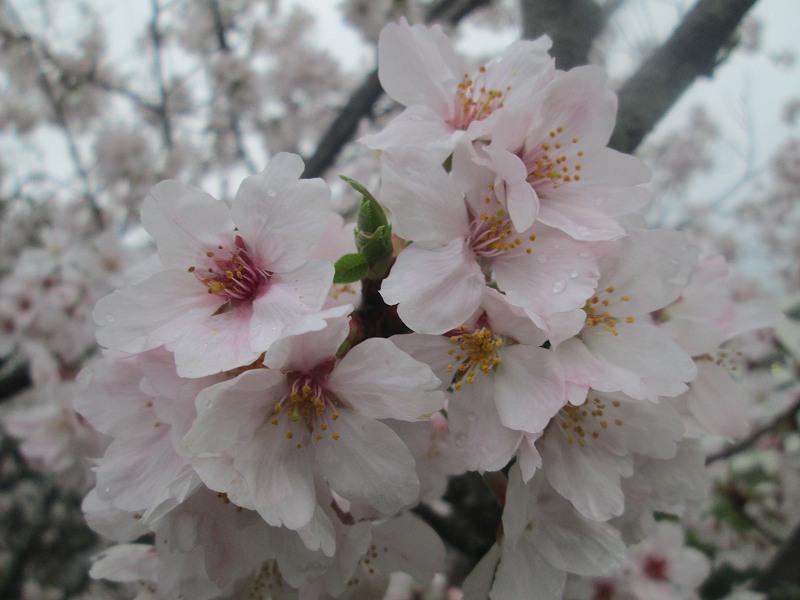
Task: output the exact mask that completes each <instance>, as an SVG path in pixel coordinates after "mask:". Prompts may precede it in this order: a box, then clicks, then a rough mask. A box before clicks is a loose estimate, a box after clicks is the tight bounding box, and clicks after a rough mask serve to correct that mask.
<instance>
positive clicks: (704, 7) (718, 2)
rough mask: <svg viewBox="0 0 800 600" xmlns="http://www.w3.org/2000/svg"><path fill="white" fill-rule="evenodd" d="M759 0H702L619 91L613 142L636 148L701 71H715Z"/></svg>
mask: <svg viewBox="0 0 800 600" xmlns="http://www.w3.org/2000/svg"><path fill="white" fill-rule="evenodd" d="M755 3H756V0H699V2H698V3H697V4H696V5H695V6H694V8H692V10H691V11H689V13H688V14H687V15H686V17H685V18H684V19H683V22H682V23H681V24H680V25H679V26H678V28H677V29H675V31H674V32H673V34H672V36H671V37H670V38H669V39H668V40H667V41H666V42H664V44H662V45H661V47H659V48H658V49H657V50H656V51H655V52H653V54H652V55H651V56H650V58H648V59H647V60H646V61H645V62H644V64H642V66H641V67H640V68H639V70H638V71H637V72H636V73H635V74H634V75H633V76H632V77H631V78H630V79H629V80H628V81H627V82H625V85H624V86H623V87H622V89H621V90H620V91H619V113H618V117H617V127H616V129H615V131H614V135H613V136H612V138H611V143H610V144H609V145H610V146H611V147H612V148H615V149H617V150H620V151H621V152H633V151H634V150H636V148H637V147H638V146H639V144H640V143H641V141H642V139H643V138H644V136H645V135H647V133H648V132H649V131H650V130H651V129H653V127H654V126H655V124H656V123H657V122H658V121H659V120H660V119H661V117H663V116H664V115H665V114H666V113H667V111H668V110H669V109H670V108H671V107H672V105H673V104H674V103H675V101H676V100H678V98H679V97H680V96H681V94H683V92H684V91H685V90H686V89H687V88H688V87H689V86H690V85H691V83H692V82H693V81H694V80H695V79H697V78H698V77H700V76H710V75H712V74H713V72H714V69H715V68H716V67H717V66H718V64H719V62H720V56H721V51H722V50H723V49H724V48H725V46H726V44H727V43H728V42H729V40H730V39H731V36H732V34H733V33H734V31H736V28H737V27H738V26H739V24H740V23H741V21H742V19H743V18H744V16H745V14H747V11H748V10H750V8H751V7H752V6H753V5H754V4H755Z"/></svg>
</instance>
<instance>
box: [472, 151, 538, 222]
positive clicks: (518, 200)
mask: <svg viewBox="0 0 800 600" xmlns="http://www.w3.org/2000/svg"><path fill="white" fill-rule="evenodd" d="M483 151H484V152H485V153H486V155H487V156H488V159H489V164H490V166H491V168H492V170H494V172H495V173H496V174H497V179H498V183H499V182H500V181H502V182H503V183H504V184H505V197H506V206H507V207H508V214H509V216H510V217H511V221H512V222H513V223H514V227H515V228H516V230H517V231H525V230H526V229H528V228H530V227H531V225H533V222H534V221H535V220H536V217H537V216H538V214H539V197H538V196H537V195H536V192H535V191H534V189H533V188H532V187H531V186H530V185H529V184H528V182H527V181H525V178H526V177H527V176H528V169H527V167H526V166H525V163H523V162H522V160H520V158H519V157H518V156H517V155H516V154H512V153H511V152H509V151H508V150H500V149H498V150H495V149H493V148H492V147H491V146H487V147H486V148H484V149H483Z"/></svg>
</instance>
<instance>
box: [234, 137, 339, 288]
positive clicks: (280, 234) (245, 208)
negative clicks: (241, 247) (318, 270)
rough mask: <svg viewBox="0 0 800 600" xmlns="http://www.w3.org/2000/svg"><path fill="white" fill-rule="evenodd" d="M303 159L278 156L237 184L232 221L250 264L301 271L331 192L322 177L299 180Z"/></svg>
mask: <svg viewBox="0 0 800 600" xmlns="http://www.w3.org/2000/svg"><path fill="white" fill-rule="evenodd" d="M302 170H303V161H302V159H300V157H299V156H296V155H294V154H287V153H286V152H281V153H279V154H276V155H275V156H274V157H273V158H272V160H271V161H270V163H269V165H268V166H267V168H266V169H265V170H264V171H263V172H262V173H259V174H257V175H251V176H250V177H248V178H247V179H245V180H244V181H243V182H242V185H241V186H240V187H239V191H238V192H237V194H236V198H235V199H234V202H233V208H232V214H233V220H234V221H235V223H236V226H237V228H238V229H239V232H240V235H241V236H242V237H243V238H244V240H245V242H246V243H247V244H248V246H249V247H250V248H251V249H252V252H253V254H254V256H253V260H254V262H255V264H256V265H257V266H258V267H259V268H262V269H267V270H269V271H272V272H277V273H286V272H288V271H292V270H294V269H297V268H298V267H300V266H301V265H302V264H303V263H304V262H305V260H306V259H307V257H308V254H309V252H310V250H311V247H312V246H313V245H314V244H315V243H316V242H317V240H318V239H319V236H320V235H321V234H322V232H323V231H324V229H325V227H326V225H327V223H328V211H329V210H330V190H329V189H328V186H327V185H326V184H325V182H323V181H322V180H321V179H301V180H298V179H297V178H298V177H299V176H300V173H302Z"/></svg>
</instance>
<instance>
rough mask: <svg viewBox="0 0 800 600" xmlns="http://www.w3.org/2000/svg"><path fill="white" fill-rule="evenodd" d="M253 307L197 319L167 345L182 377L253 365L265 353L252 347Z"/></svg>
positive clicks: (237, 308)
mask: <svg viewBox="0 0 800 600" xmlns="http://www.w3.org/2000/svg"><path fill="white" fill-rule="evenodd" d="M252 321H253V306H252V305H251V304H248V303H244V304H240V305H238V306H235V307H233V308H231V309H230V310H228V311H227V312H223V313H220V314H218V315H213V316H211V317H208V318H206V319H202V320H195V321H194V322H192V323H190V324H189V325H187V326H186V329H185V330H184V332H183V335H181V336H180V337H179V338H178V339H176V340H174V341H172V342H170V343H168V344H167V346H166V347H167V350H169V351H170V352H173V353H174V354H175V366H176V368H177V372H178V375H180V376H181V377H205V376H206V375H212V374H214V373H219V372H221V371H226V370H229V369H235V368H236V367H241V366H244V365H247V364H250V363H251V362H253V361H254V360H255V359H257V358H258V356H259V354H261V352H258V351H255V350H253V349H252V348H251V347H250V329H251V327H252Z"/></svg>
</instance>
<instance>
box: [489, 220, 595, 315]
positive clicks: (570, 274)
mask: <svg viewBox="0 0 800 600" xmlns="http://www.w3.org/2000/svg"><path fill="white" fill-rule="evenodd" d="M536 235H537V237H536V240H535V241H534V242H533V244H532V245H531V249H532V253H531V254H527V253H526V252H508V253H506V254H505V255H502V256H500V257H498V258H497V259H495V260H494V261H493V263H492V275H493V277H494V279H495V281H496V282H497V284H498V286H499V287H500V289H501V290H502V291H503V292H505V294H506V295H507V296H508V299H509V301H510V302H512V303H513V304H516V305H517V306H521V307H522V308H524V309H525V311H526V312H527V313H528V316H529V317H530V318H531V320H533V322H534V323H536V325H537V326H539V327H541V328H543V329H544V328H546V324H547V323H546V319H547V318H548V317H550V316H551V315H553V314H555V313H562V312H567V311H571V310H574V309H576V308H582V307H583V306H584V305H585V304H586V299H587V298H589V297H591V296H592V294H593V293H594V290H595V286H596V285H597V280H598V278H599V277H600V272H599V270H598V268H597V260H596V259H595V258H594V255H593V254H592V253H591V252H590V251H589V249H587V248H583V247H582V246H581V244H578V243H576V242H574V241H573V240H570V239H569V238H568V237H567V236H565V235H564V234H562V233H561V232H557V231H555V230H552V229H541V230H537V234H536Z"/></svg>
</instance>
